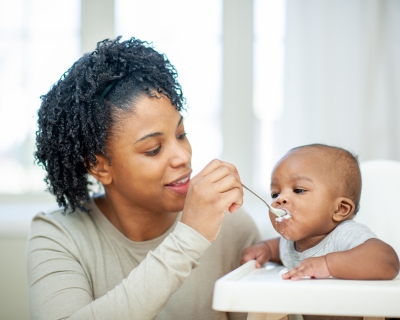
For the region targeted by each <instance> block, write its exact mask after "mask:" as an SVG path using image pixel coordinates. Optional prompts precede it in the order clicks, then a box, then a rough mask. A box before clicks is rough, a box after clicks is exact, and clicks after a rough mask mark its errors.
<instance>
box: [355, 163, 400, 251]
mask: <svg viewBox="0 0 400 320" xmlns="http://www.w3.org/2000/svg"><path fill="white" fill-rule="evenodd" d="M360 167H361V174H362V192H361V203H360V211H359V212H358V214H357V215H356V217H355V220H357V221H359V222H361V223H364V224H366V225H367V226H368V227H369V228H370V229H371V230H372V231H373V232H374V233H375V234H376V235H377V236H378V237H379V238H380V239H381V240H383V241H385V242H386V243H388V244H389V245H391V246H392V247H393V248H394V249H395V250H396V252H397V254H398V255H399V256H400V161H393V160H370V161H365V162H362V163H361V164H360Z"/></svg>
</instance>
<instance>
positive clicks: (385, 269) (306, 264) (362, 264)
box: [282, 238, 399, 280]
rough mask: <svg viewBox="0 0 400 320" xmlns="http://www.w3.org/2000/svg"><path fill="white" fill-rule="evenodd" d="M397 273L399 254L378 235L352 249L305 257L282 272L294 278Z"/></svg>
mask: <svg viewBox="0 0 400 320" xmlns="http://www.w3.org/2000/svg"><path fill="white" fill-rule="evenodd" d="M398 274H399V257H398V256H397V254H396V252H395V251H394V249H393V248H392V247H391V246H389V245H388V244H386V243H385V242H383V241H381V240H379V239H375V238H374V239H369V240H367V241H365V242H364V243H362V244H360V245H358V246H357V247H354V248H353V249H350V250H346V251H339V252H332V253H328V254H327V255H326V256H322V257H316V258H309V259H306V260H304V261H303V262H302V263H300V264H299V265H298V266H296V268H294V269H292V270H290V271H289V272H287V273H285V274H283V275H282V278H283V279H291V280H298V279H300V278H303V277H305V276H309V277H311V278H328V277H329V276H333V277H335V278H339V279H353V280H391V279H393V278H395V277H396V276H397V275H398Z"/></svg>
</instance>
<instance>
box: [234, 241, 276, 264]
mask: <svg viewBox="0 0 400 320" xmlns="http://www.w3.org/2000/svg"><path fill="white" fill-rule="evenodd" d="M270 258H271V250H270V248H269V247H268V245H267V244H265V242H260V243H257V244H255V245H254V246H251V247H248V248H246V249H244V250H243V253H242V258H241V260H240V264H241V265H242V264H244V263H246V262H247V261H250V260H256V268H260V267H261V266H262V265H263V264H264V263H266V262H268V261H269V259H270Z"/></svg>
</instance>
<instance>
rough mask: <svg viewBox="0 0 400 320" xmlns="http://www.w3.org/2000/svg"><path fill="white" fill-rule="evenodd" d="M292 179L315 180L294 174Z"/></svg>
mask: <svg viewBox="0 0 400 320" xmlns="http://www.w3.org/2000/svg"><path fill="white" fill-rule="evenodd" d="M292 180H295V181H298V180H306V181H310V182H314V181H313V180H312V179H311V178H309V177H307V176H294V177H292Z"/></svg>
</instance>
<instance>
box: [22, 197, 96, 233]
mask: <svg viewBox="0 0 400 320" xmlns="http://www.w3.org/2000/svg"><path fill="white" fill-rule="evenodd" d="M85 207H88V208H89V210H90V207H91V206H90V204H89V203H88V204H87V205H86V206H85ZM90 228H96V226H95V224H94V221H93V219H92V216H91V212H90V211H89V212H84V211H82V210H79V209H76V210H75V211H73V212H72V211H71V210H64V208H53V209H49V210H47V211H41V212H38V213H37V214H36V215H35V216H34V217H33V219H32V222H31V229H30V237H32V236H35V235H36V236H37V235H43V236H46V237H60V236H61V235H66V236H68V237H74V235H76V234H79V235H80V236H82V235H85V234H87V231H88V229H90Z"/></svg>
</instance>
